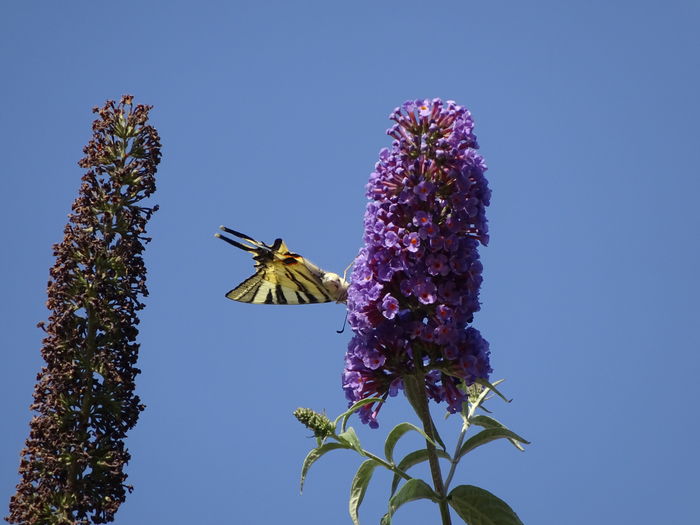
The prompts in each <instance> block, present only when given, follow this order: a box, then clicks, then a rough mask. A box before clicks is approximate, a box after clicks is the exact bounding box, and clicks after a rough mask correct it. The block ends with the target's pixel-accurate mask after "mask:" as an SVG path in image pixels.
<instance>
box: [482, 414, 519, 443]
mask: <svg viewBox="0 0 700 525" xmlns="http://www.w3.org/2000/svg"><path fill="white" fill-rule="evenodd" d="M469 423H470V424H472V425H477V426H480V427H483V428H505V429H508V427H507V426H505V425H504V424H503V423H501V422H500V421H497V420H496V419H494V418H492V417H489V416H484V415H479V416H474V417H472V418H471V419H470V420H469ZM508 441H510V442H511V443H512V444H513V446H514V447H515V448H517V449H518V450H521V451H522V450H525V449H524V448H523V447H522V446H521V445H520V443H518V442H517V441H516V440H515V439H508Z"/></svg>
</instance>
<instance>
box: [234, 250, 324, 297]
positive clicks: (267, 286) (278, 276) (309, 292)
mask: <svg viewBox="0 0 700 525" xmlns="http://www.w3.org/2000/svg"><path fill="white" fill-rule="evenodd" d="M297 257H298V256H297ZM289 259H291V261H289ZM299 259H300V260H295V259H294V258H292V257H288V258H286V259H283V260H272V261H266V262H264V263H262V264H261V263H259V268H258V271H257V272H255V274H254V275H253V276H251V277H249V278H248V279H246V280H245V281H243V282H242V283H241V284H239V285H238V286H236V287H235V288H234V289H233V290H231V291H230V292H228V293H227V294H226V297H228V298H229V299H233V300H234V301H241V302H243V303H252V304H311V303H327V302H330V301H333V298H332V297H331V296H330V295H329V294H328V292H327V291H326V290H325V288H324V287H323V282H322V281H321V279H320V278H319V276H318V275H316V274H315V273H314V272H312V271H311V270H310V269H309V268H308V267H307V266H306V264H305V261H304V259H303V258H301V257H299Z"/></svg>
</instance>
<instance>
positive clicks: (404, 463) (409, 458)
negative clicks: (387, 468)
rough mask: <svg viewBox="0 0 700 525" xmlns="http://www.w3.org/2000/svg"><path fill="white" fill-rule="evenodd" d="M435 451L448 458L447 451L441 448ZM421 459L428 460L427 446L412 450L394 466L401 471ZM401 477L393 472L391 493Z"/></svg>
mask: <svg viewBox="0 0 700 525" xmlns="http://www.w3.org/2000/svg"><path fill="white" fill-rule="evenodd" d="M435 453H436V454H437V455H438V457H440V458H444V459H447V460H449V459H450V455H449V454H448V453H447V452H444V451H442V450H439V449H438V450H436V451H435ZM423 461H428V449H427V448H422V449H420V450H414V451H413V452H411V453H410V454H407V455H406V457H404V458H403V459H402V460H401V461H400V462H399V464H398V465H397V466H396V468H397V469H399V470H400V471H401V472H406V471H407V470H408V469H409V468H411V467H412V466H414V465H417V464H418V463H422V462H423ZM401 479H402V477H401V476H399V475H398V474H396V473H395V474H394V479H393V480H392V481H391V493H392V494H393V493H394V492H395V491H396V487H398V486H399V482H400V481H401Z"/></svg>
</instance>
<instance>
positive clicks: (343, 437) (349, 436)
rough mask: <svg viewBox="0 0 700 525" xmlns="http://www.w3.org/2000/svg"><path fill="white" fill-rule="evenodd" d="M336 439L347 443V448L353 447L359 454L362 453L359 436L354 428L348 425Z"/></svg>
mask: <svg viewBox="0 0 700 525" xmlns="http://www.w3.org/2000/svg"><path fill="white" fill-rule="evenodd" d="M338 440H339V441H340V442H341V443H343V444H345V445H347V446H348V447H349V448H353V449H355V450H357V451H358V452H359V453H360V454H362V447H361V446H360V438H359V437H357V434H356V433H355V429H354V428H352V427H350V428H349V429H347V430H346V431H345V432H343V433H342V434H340V435H339V436H338Z"/></svg>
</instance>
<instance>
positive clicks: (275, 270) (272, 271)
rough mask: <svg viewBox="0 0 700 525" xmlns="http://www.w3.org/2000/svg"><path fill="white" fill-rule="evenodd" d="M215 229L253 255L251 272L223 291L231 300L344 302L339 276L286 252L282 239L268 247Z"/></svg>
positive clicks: (345, 285) (344, 291)
mask: <svg viewBox="0 0 700 525" xmlns="http://www.w3.org/2000/svg"><path fill="white" fill-rule="evenodd" d="M219 229H221V230H223V231H225V232H226V233H230V234H231V235H235V236H236V237H238V238H239V239H242V240H243V241H245V244H244V243H241V242H238V241H235V240H233V239H231V238H229V237H226V236H224V235H221V234H220V233H217V234H216V237H218V238H219V239H221V240H224V241H226V242H227V243H229V244H231V245H233V246H235V247H236V248H240V249H241V250H244V251H246V252H250V253H252V254H253V259H254V260H255V270H256V271H255V274H253V275H252V276H251V277H248V278H247V279H246V280H245V281H243V282H242V283H241V284H239V285H238V286H236V287H235V288H234V289H233V290H231V291H230V292H228V293H227V294H226V297H228V298H229V299H233V300H234V301H240V302H242V303H252V304H311V303H328V302H331V301H335V302H337V303H344V302H345V301H346V299H347V295H348V283H347V282H346V281H345V279H343V278H342V277H341V276H340V275H338V274H335V273H332V272H326V271H324V270H322V269H321V268H319V267H318V266H316V265H315V264H313V263H312V262H310V261H308V260H307V259H304V258H303V257H302V256H301V255H299V254H296V253H293V252H290V251H289V248H287V245H286V244H285V243H284V241H283V240H282V239H276V240H275V242H274V243H272V245H271V246H269V245H267V244H265V243H264V242H260V241H256V240H255V239H253V238H251V237H248V236H247V235H244V234H243V233H240V232H237V231H235V230H231V229H229V228H226V227H224V226H219Z"/></svg>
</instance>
